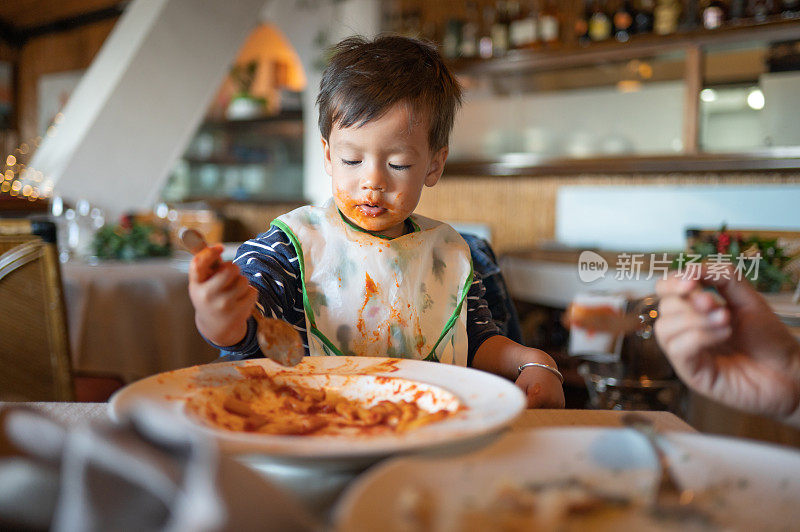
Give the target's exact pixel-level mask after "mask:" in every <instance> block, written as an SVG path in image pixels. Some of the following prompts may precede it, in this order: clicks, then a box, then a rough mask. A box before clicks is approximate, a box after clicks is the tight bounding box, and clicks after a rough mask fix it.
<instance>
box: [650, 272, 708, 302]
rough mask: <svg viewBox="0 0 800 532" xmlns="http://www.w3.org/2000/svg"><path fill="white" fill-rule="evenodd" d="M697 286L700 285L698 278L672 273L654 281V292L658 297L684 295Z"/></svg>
mask: <svg viewBox="0 0 800 532" xmlns="http://www.w3.org/2000/svg"><path fill="white" fill-rule="evenodd" d="M698 286H700V281H699V280H697V279H694V278H691V277H684V276H682V275H680V274H678V273H674V274H672V275H670V276H669V277H667V278H666V279H661V280H659V281H658V282H657V283H656V294H657V295H658V296H660V297H668V296H684V295H686V294H688V293H689V292H691V291H692V290H695V289H697V287H698Z"/></svg>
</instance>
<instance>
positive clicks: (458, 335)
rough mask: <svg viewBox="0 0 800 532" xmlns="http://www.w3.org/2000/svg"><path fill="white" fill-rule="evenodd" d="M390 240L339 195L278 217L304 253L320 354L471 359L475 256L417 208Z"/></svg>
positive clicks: (312, 339) (312, 332) (308, 308)
mask: <svg viewBox="0 0 800 532" xmlns="http://www.w3.org/2000/svg"><path fill="white" fill-rule="evenodd" d="M410 222H411V225H413V227H414V231H413V232H410V233H408V234H406V235H403V236H400V237H397V238H393V239H387V238H385V237H383V236H381V235H376V234H373V233H370V232H368V231H365V230H364V229H361V228H359V227H356V226H355V225H353V224H351V223H350V222H349V221H348V220H346V219H345V218H344V216H343V215H342V214H341V213H340V212H339V210H338V209H337V208H336V204H335V203H334V202H333V200H332V199H331V200H328V202H327V203H326V204H325V205H324V206H322V207H314V206H305V207H300V208H299V209H295V210H293V211H291V212H289V213H287V214H284V215H283V216H280V217H278V218H277V219H276V220H274V221H273V222H272V225H274V226H277V227H279V228H280V229H281V230H282V231H284V232H285V233H286V234H287V235H288V237H289V239H290V240H291V242H292V244H293V245H294V248H295V251H296V252H297V256H298V260H299V263H300V272H301V276H302V283H303V306H304V310H305V315H306V326H307V330H308V345H309V350H310V354H311V355H350V356H354V355H355V356H378V357H381V356H390V357H399V358H413V359H419V360H430V361H439V362H445V363H449V364H457V365H461V366H466V364H467V305H466V304H465V300H466V297H467V292H468V291H469V288H470V285H471V284H472V261H471V258H470V253H469V247H468V246H467V243H466V242H464V239H462V238H461V236H460V235H459V234H458V233H457V232H456V231H455V230H454V229H453V228H452V227H450V226H449V225H447V224H444V223H441V222H437V221H435V220H431V219H429V218H425V217H424V216H418V215H412V216H411V217H410Z"/></svg>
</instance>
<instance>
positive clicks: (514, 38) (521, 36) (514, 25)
mask: <svg viewBox="0 0 800 532" xmlns="http://www.w3.org/2000/svg"><path fill="white" fill-rule="evenodd" d="M514 4H516V7H514ZM510 6H511V7H510V10H509V19H510V20H511V21H510V22H509V24H508V42H509V47H510V48H515V49H521V48H530V47H532V46H533V43H534V42H536V18H537V13H536V12H535V11H534V8H535V6H534V5H532V4H530V5H528V3H527V2H526V3H525V4H521V3H519V2H511V4H510ZM515 9H516V11H517V14H516V16H514V15H513V14H512V13H513V12H514V10H515Z"/></svg>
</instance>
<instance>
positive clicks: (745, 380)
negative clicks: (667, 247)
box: [655, 269, 800, 426]
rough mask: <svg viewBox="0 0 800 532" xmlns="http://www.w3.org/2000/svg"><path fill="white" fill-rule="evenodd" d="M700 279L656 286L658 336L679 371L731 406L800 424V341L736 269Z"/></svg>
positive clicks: (680, 279)
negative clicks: (709, 288) (706, 288)
mask: <svg viewBox="0 0 800 532" xmlns="http://www.w3.org/2000/svg"><path fill="white" fill-rule="evenodd" d="M699 277H700V279H699V280H698V279H690V278H686V277H680V276H673V277H670V278H668V279H666V280H662V281H659V283H658V284H657V287H656V292H657V293H658V295H659V296H661V302H660V304H659V316H658V319H657V320H656V323H655V332H656V338H657V340H658V343H659V345H660V346H661V348H662V349H663V350H664V352H665V353H666V355H667V357H668V358H669V360H670V362H671V363H672V365H673V367H674V368H675V371H676V373H677V374H678V376H679V377H680V378H681V379H682V380H683V381H684V382H685V383H686V384H687V385H688V386H689V387H690V388H692V389H693V390H695V391H697V392H699V393H701V394H703V395H707V396H709V397H711V398H713V399H715V400H717V401H719V402H721V403H723V404H725V405H728V406H731V407H734V408H738V409H741V410H745V411H748V412H753V413H757V414H761V415H765V416H770V417H775V418H779V419H782V420H784V421H785V422H787V423H791V424H793V425H798V426H800V408H799V407H800V343H798V341H797V340H796V339H795V338H793V337H792V335H791V333H790V332H789V330H788V328H787V327H786V326H785V325H783V324H782V323H781V322H780V320H779V319H778V317H777V316H776V315H775V314H774V312H773V311H772V309H771V308H770V306H769V305H768V304H767V302H766V301H765V300H764V298H763V297H761V295H760V294H758V292H756V291H755V290H754V289H753V288H752V286H751V285H750V283H748V282H747V281H746V280H740V279H738V278H737V275H736V272H734V271H733V270H732V269H728V270H726V271H725V273H724V274H723V275H719V276H711V275H709V274H708V271H707V270H705V269H704V270H703V271H702V274H701V275H700V276H699ZM704 286H713V287H715V288H716V289H717V291H718V292H719V294H720V295H721V296H722V300H720V298H718V297H716V296H715V295H714V294H713V293H710V292H707V291H703V287H704Z"/></svg>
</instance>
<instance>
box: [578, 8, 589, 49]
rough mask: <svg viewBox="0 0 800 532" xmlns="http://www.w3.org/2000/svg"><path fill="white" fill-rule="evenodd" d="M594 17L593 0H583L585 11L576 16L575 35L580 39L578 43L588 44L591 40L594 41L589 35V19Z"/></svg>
mask: <svg viewBox="0 0 800 532" xmlns="http://www.w3.org/2000/svg"><path fill="white" fill-rule="evenodd" d="M591 18H592V6H591V0H584V1H583V13H579V14H578V16H577V17H576V18H575V37H577V39H578V43H579V44H581V45H582V46H586V45H587V44H589V43H590V42H592V39H591V37H589V20H590V19H591Z"/></svg>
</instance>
